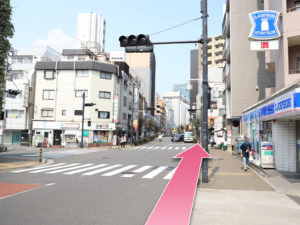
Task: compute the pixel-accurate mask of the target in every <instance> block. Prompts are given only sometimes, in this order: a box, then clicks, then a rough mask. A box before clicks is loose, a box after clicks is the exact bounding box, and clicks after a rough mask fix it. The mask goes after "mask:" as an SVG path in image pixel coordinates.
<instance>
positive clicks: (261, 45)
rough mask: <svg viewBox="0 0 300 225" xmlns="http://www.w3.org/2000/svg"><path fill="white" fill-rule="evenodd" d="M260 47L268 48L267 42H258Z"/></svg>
mask: <svg viewBox="0 0 300 225" xmlns="http://www.w3.org/2000/svg"><path fill="white" fill-rule="evenodd" d="M260 47H261V48H262V49H266V48H269V42H261V43H260Z"/></svg>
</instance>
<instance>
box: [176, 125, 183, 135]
mask: <svg viewBox="0 0 300 225" xmlns="http://www.w3.org/2000/svg"><path fill="white" fill-rule="evenodd" d="M176 130H177V133H178V134H181V133H183V131H184V127H183V125H180V126H178V127H176Z"/></svg>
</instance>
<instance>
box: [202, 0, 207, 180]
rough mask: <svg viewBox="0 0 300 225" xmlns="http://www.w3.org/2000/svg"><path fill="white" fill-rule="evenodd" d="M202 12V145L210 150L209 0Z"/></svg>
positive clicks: (204, 173) (204, 167)
mask: <svg viewBox="0 0 300 225" xmlns="http://www.w3.org/2000/svg"><path fill="white" fill-rule="evenodd" d="M201 13H202V40H203V46H202V50H203V53H202V54H203V62H202V68H203V70H202V76H203V77H202V90H203V94H202V129H201V131H202V135H201V144H202V147H203V148H204V149H205V150H206V151H207V152H208V123H207V113H208V112H207V110H208V75H207V73H208V68H207V67H208V66H207V42H208V38H207V17H208V15H207V0H201ZM202 182H203V183H208V159H206V158H204V159H203V161H202Z"/></svg>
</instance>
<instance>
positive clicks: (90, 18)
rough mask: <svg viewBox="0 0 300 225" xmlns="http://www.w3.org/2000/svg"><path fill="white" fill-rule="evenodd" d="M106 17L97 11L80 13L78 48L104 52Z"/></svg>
mask: <svg viewBox="0 0 300 225" xmlns="http://www.w3.org/2000/svg"><path fill="white" fill-rule="evenodd" d="M105 26H106V22H105V20H104V18H103V17H102V16H101V15H99V14H96V13H92V12H90V13H79V14H78V18H77V35H76V39H77V42H78V46H77V47H78V48H84V49H90V50H91V51H93V52H104V46H105V30H106V28H105Z"/></svg>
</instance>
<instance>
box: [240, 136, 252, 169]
mask: <svg viewBox="0 0 300 225" xmlns="http://www.w3.org/2000/svg"><path fill="white" fill-rule="evenodd" d="M241 150H242V151H241V157H243V162H244V170H245V171H247V169H248V165H249V155H250V151H251V145H250V143H249V139H248V138H247V137H245V138H244V143H243V144H242V145H241Z"/></svg>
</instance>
